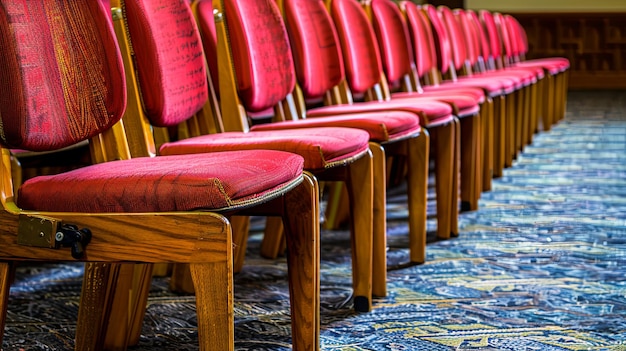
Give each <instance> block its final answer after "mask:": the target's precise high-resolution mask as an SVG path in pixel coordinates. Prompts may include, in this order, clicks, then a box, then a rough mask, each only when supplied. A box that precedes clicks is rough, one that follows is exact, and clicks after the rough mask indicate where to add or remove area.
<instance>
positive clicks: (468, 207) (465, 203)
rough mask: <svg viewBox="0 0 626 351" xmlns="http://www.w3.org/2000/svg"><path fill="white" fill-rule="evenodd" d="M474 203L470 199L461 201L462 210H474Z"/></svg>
mask: <svg viewBox="0 0 626 351" xmlns="http://www.w3.org/2000/svg"><path fill="white" fill-rule="evenodd" d="M474 210H475V208H472V204H471V203H470V202H469V201H461V212H468V211H474Z"/></svg>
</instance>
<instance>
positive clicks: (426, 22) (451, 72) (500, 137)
mask: <svg viewBox="0 0 626 351" xmlns="http://www.w3.org/2000/svg"><path fill="white" fill-rule="evenodd" d="M401 8H403V9H404V11H405V14H406V17H407V20H408V23H409V28H410V29H411V34H412V36H413V39H414V43H415V48H414V50H415V52H416V57H415V59H416V61H418V60H419V61H418V62H417V67H418V72H419V73H420V74H423V75H422V76H421V77H422V79H424V81H425V82H426V83H427V84H433V85H435V86H436V87H437V88H438V87H440V86H443V87H446V86H448V85H452V86H455V87H459V86H463V87H474V88H480V89H482V90H483V92H484V94H485V95H487V96H489V97H490V98H492V99H493V101H494V113H493V119H494V121H493V123H489V124H490V125H492V127H491V128H489V131H488V132H487V133H488V137H489V139H490V140H493V176H494V177H499V176H501V175H502V169H503V168H504V166H505V164H507V163H506V162H505V154H507V153H506V150H505V145H506V143H505V142H506V138H505V133H504V130H505V129H504V123H503V121H504V119H505V118H506V116H507V115H510V114H512V112H513V111H514V109H513V107H514V104H513V101H512V100H513V98H512V96H511V94H512V93H513V92H514V91H515V88H516V87H515V84H514V82H513V81H510V80H506V79H505V80H503V79H492V78H480V77H479V78H477V77H466V78H459V77H457V75H456V69H455V66H454V64H453V62H452V60H451V58H452V56H451V47H450V46H451V42H450V39H449V37H448V33H447V31H446V29H445V26H444V24H443V22H442V21H441V19H440V17H439V14H438V13H437V11H436V9H435V8H434V7H432V6H430V5H424V6H423V7H418V6H417V5H415V4H413V3H409V2H403V3H402V4H401ZM427 12H430V13H431V15H430V16H429V15H427ZM433 32H437V35H436V36H435V35H434V33H433ZM425 47H428V52H430V53H431V55H430V58H428V57H419V56H418V53H419V52H420V51H421V50H422V49H423V48H425ZM418 58H419V59H418ZM444 77H447V79H443V78H444ZM490 122H491V121H490ZM489 144H491V142H490V141H489ZM508 164H510V162H509V163H508ZM508 164H507V165H508Z"/></svg>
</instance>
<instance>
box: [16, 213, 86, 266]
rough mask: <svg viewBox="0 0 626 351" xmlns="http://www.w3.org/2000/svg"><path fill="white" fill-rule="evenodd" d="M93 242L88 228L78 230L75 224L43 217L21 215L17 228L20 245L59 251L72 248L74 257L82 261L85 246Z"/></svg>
mask: <svg viewBox="0 0 626 351" xmlns="http://www.w3.org/2000/svg"><path fill="white" fill-rule="evenodd" d="M90 241H91V231H90V230H89V229H88V228H83V229H78V227H77V226H75V225H73V224H63V223H62V222H61V221H60V220H58V219H55V218H50V217H43V216H38V217H37V216H28V215H20V217H19V223H18V227H17V243H18V244H19V245H26V246H35V247H42V248H50V249H58V248H60V247H70V248H71V253H72V257H74V258H75V259H81V258H83V256H84V255H85V246H87V244H89V242H90Z"/></svg>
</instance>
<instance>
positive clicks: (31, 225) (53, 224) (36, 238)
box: [17, 215, 61, 249]
mask: <svg viewBox="0 0 626 351" xmlns="http://www.w3.org/2000/svg"><path fill="white" fill-rule="evenodd" d="M60 225H61V221H60V220H58V219H56V218H50V217H43V216H38V217H35V216H29V215H20V217H19V222H18V226H17V243H18V244H19V245H26V246H35V247H46V248H50V249H54V248H56V247H57V244H56V240H55V239H54V237H55V236H56V233H57V231H58V229H59V227H60Z"/></svg>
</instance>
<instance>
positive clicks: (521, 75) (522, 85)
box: [431, 6, 543, 164]
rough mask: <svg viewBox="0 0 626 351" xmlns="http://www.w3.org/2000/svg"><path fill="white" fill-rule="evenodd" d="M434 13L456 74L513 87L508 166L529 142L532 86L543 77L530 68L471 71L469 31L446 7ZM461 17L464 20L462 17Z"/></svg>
mask: <svg viewBox="0 0 626 351" xmlns="http://www.w3.org/2000/svg"><path fill="white" fill-rule="evenodd" d="M431 12H432V11H431ZM437 13H438V15H439V17H440V18H441V20H442V22H443V23H444V24H445V28H444V30H447V32H448V33H447V35H448V37H449V38H450V42H451V44H452V46H451V47H452V53H453V60H452V62H453V63H454V68H455V69H456V70H457V71H458V72H462V74H463V77H480V78H490V79H500V80H509V81H513V82H514V84H515V86H516V87H517V90H516V92H515V93H514V97H515V98H516V101H515V107H516V110H515V113H514V114H513V115H512V119H511V118H510V119H509V120H508V121H510V122H511V123H507V132H508V141H509V143H508V154H507V160H511V161H510V162H511V163H512V160H513V159H515V158H516V157H517V154H518V152H520V151H522V149H523V146H525V145H526V141H527V140H528V139H529V138H528V135H527V134H528V132H527V131H528V130H529V126H530V125H531V119H532V118H531V115H534V110H533V107H534V101H535V96H536V89H535V87H536V83H537V80H538V75H539V74H541V75H542V76H543V74H542V72H541V71H539V72H536V71H534V70H530V69H506V70H504V69H499V70H489V71H487V70H481V71H475V70H474V66H475V64H476V63H477V58H478V52H477V51H476V50H475V49H476V48H477V47H476V46H475V45H473V43H472V41H473V37H472V34H473V31H471V30H467V31H465V30H463V28H462V27H461V24H462V22H461V23H459V18H458V16H456V15H455V14H454V13H453V12H452V10H450V9H449V8H448V7H445V6H439V8H438V10H437ZM461 18H462V19H465V17H462V16H461ZM464 34H465V35H464ZM509 164H510V163H509Z"/></svg>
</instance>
